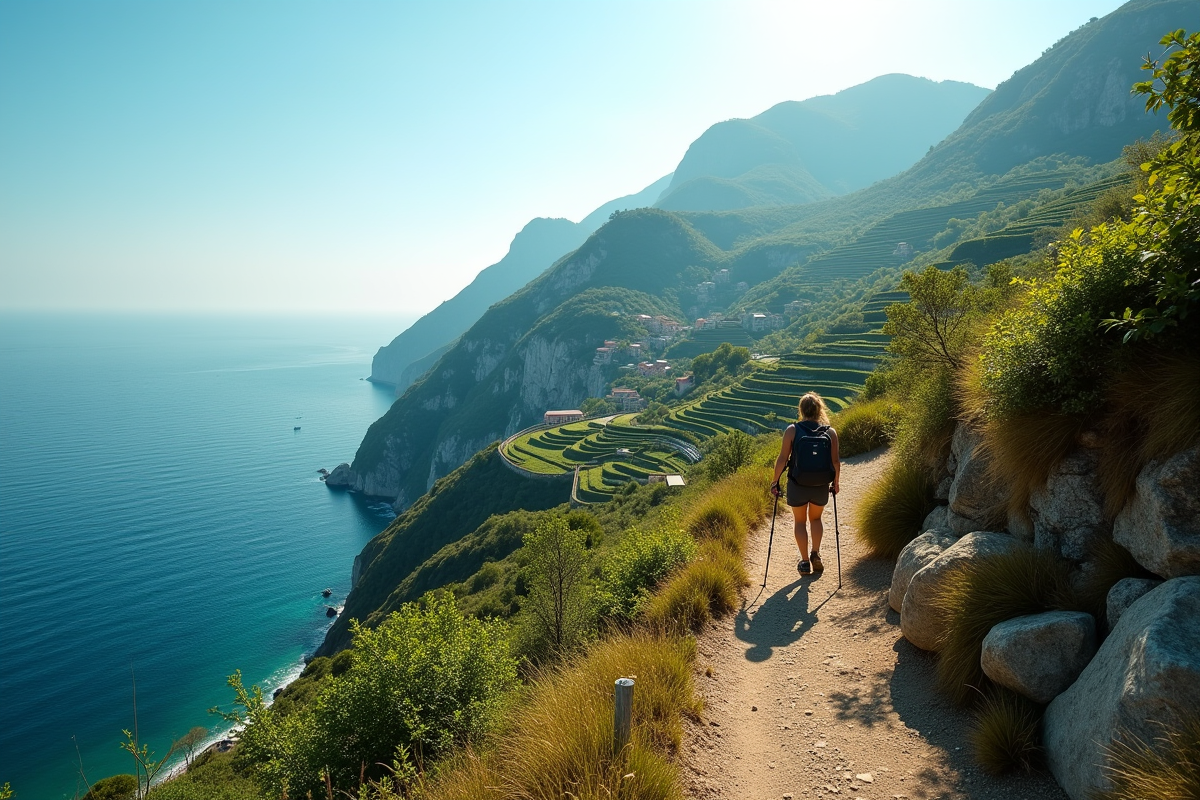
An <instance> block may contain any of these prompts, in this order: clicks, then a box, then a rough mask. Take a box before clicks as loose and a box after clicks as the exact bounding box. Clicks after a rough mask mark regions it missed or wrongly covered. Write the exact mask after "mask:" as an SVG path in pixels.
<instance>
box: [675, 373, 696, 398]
mask: <svg viewBox="0 0 1200 800" xmlns="http://www.w3.org/2000/svg"><path fill="white" fill-rule="evenodd" d="M695 385H696V376H695V375H693V374H692V373H690V372H689V373H688V374H687V375H680V376H679V377H678V378H676V379H675V394H676V396H683V395H685V394H687V393H688V392H690V391H691V390H692V387H693V386H695Z"/></svg>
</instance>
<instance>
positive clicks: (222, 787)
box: [150, 753, 262, 800]
mask: <svg viewBox="0 0 1200 800" xmlns="http://www.w3.org/2000/svg"><path fill="white" fill-rule="evenodd" d="M237 763H238V762H237V757H236V756H235V754H234V753H208V754H206V755H203V756H201V757H200V758H198V759H196V760H195V761H193V762H192V765H191V766H190V767H189V768H188V771H187V772H185V773H183V774H182V775H179V776H177V777H175V778H172V779H171V780H169V781H164V782H163V783H160V784H158V785H157V786H155V787H153V788H152V789H151V790H150V800H262V794H261V793H260V792H259V787H258V784H257V783H255V782H254V780H253V779H251V778H250V777H249V776H248V775H245V774H243V772H242V771H241V770H239V769H238V768H237V766H236V765H237Z"/></svg>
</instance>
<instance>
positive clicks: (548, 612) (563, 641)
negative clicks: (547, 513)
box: [523, 517, 591, 652]
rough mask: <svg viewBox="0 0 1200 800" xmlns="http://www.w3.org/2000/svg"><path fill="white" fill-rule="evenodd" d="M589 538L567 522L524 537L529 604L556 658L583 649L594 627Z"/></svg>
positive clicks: (553, 522)
mask: <svg viewBox="0 0 1200 800" xmlns="http://www.w3.org/2000/svg"><path fill="white" fill-rule="evenodd" d="M584 538H585V534H584V533H583V532H582V531H577V530H572V529H571V527H570V525H568V523H567V520H565V519H563V518H562V517H555V518H553V519H549V520H547V521H545V522H543V523H542V524H540V525H538V526H537V528H536V529H534V530H533V531H531V532H530V533H527V534H525V538H524V542H523V543H524V547H525V551H526V554H527V555H528V558H529V562H528V567H527V574H528V580H527V584H528V586H529V598H528V599H527V600H526V603H525V605H526V608H528V609H529V613H530V614H531V615H532V617H533V619H534V620H535V621H536V623H537V627H538V629H539V631H538V632H539V633H540V634H541V635H542V636H543V637H544V638H545V639H546V641H547V642H548V643H549V645H550V646H551V648H552V649H553V650H555V651H556V652H563V651H565V650H568V649H570V648H571V647H573V646H575V645H576V644H578V643H579V642H580V641H581V640H582V639H583V637H584V636H585V635H586V634H587V631H588V626H589V623H590V621H591V613H590V609H589V594H590V591H589V586H588V583H587V566H588V553H587V549H586V548H585V547H584Z"/></svg>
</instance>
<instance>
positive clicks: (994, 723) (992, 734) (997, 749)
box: [969, 687, 1042, 775]
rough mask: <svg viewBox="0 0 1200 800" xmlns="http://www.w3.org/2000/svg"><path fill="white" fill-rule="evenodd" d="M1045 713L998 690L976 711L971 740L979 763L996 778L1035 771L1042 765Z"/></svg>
mask: <svg viewBox="0 0 1200 800" xmlns="http://www.w3.org/2000/svg"><path fill="white" fill-rule="evenodd" d="M1041 721H1042V712H1041V709H1040V708H1039V707H1038V705H1037V704H1036V703H1034V702H1033V701H1031V700H1029V699H1027V698H1024V697H1022V696H1021V695H1019V694H1017V693H1016V692H1012V691H1009V690H1008V689H1003V688H1000V687H995V688H993V689H992V690H991V691H989V692H988V694H987V696H986V697H985V698H984V700H983V703H982V704H980V706H979V708H978V709H976V711H975V720H974V722H973V724H972V725H971V732H970V734H969V741H970V743H971V750H972V751H973V752H974V755H975V761H976V762H977V763H978V764H979V766H981V767H983V769H984V770H985V771H987V772H989V773H991V774H992V775H1003V774H1004V773H1006V772H1031V771H1032V770H1033V769H1034V768H1036V767H1037V766H1038V765H1039V763H1040V762H1041V754H1042V753H1041V745H1040V743H1039V735H1038V729H1039V727H1040V725H1041Z"/></svg>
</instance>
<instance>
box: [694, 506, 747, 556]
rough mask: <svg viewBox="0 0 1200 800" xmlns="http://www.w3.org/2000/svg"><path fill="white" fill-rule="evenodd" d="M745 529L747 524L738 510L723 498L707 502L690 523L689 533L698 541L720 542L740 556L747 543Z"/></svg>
mask: <svg viewBox="0 0 1200 800" xmlns="http://www.w3.org/2000/svg"><path fill="white" fill-rule="evenodd" d="M744 528H745V522H744V521H743V520H742V518H741V515H740V514H739V513H738V511H737V509H735V508H733V507H732V506H731V505H730V503H728V502H725V501H724V500H723V499H722V498H714V499H712V500H709V501H708V502H706V503H705V504H704V505H703V506H701V507H700V508H699V509H698V510H697V511H696V512H695V514H693V515H692V517H691V520H690V521H689V522H688V531H689V532H690V533H691V534H692V536H694V537H695V538H696V540H697V541H701V542H703V541H718V542H720V543H721V544H723V545H725V547H726V548H728V549H729V550H730V552H734V553H737V554H739V555H741V552H742V549H743V547H744V546H745V541H746V534H745V532H744Z"/></svg>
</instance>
